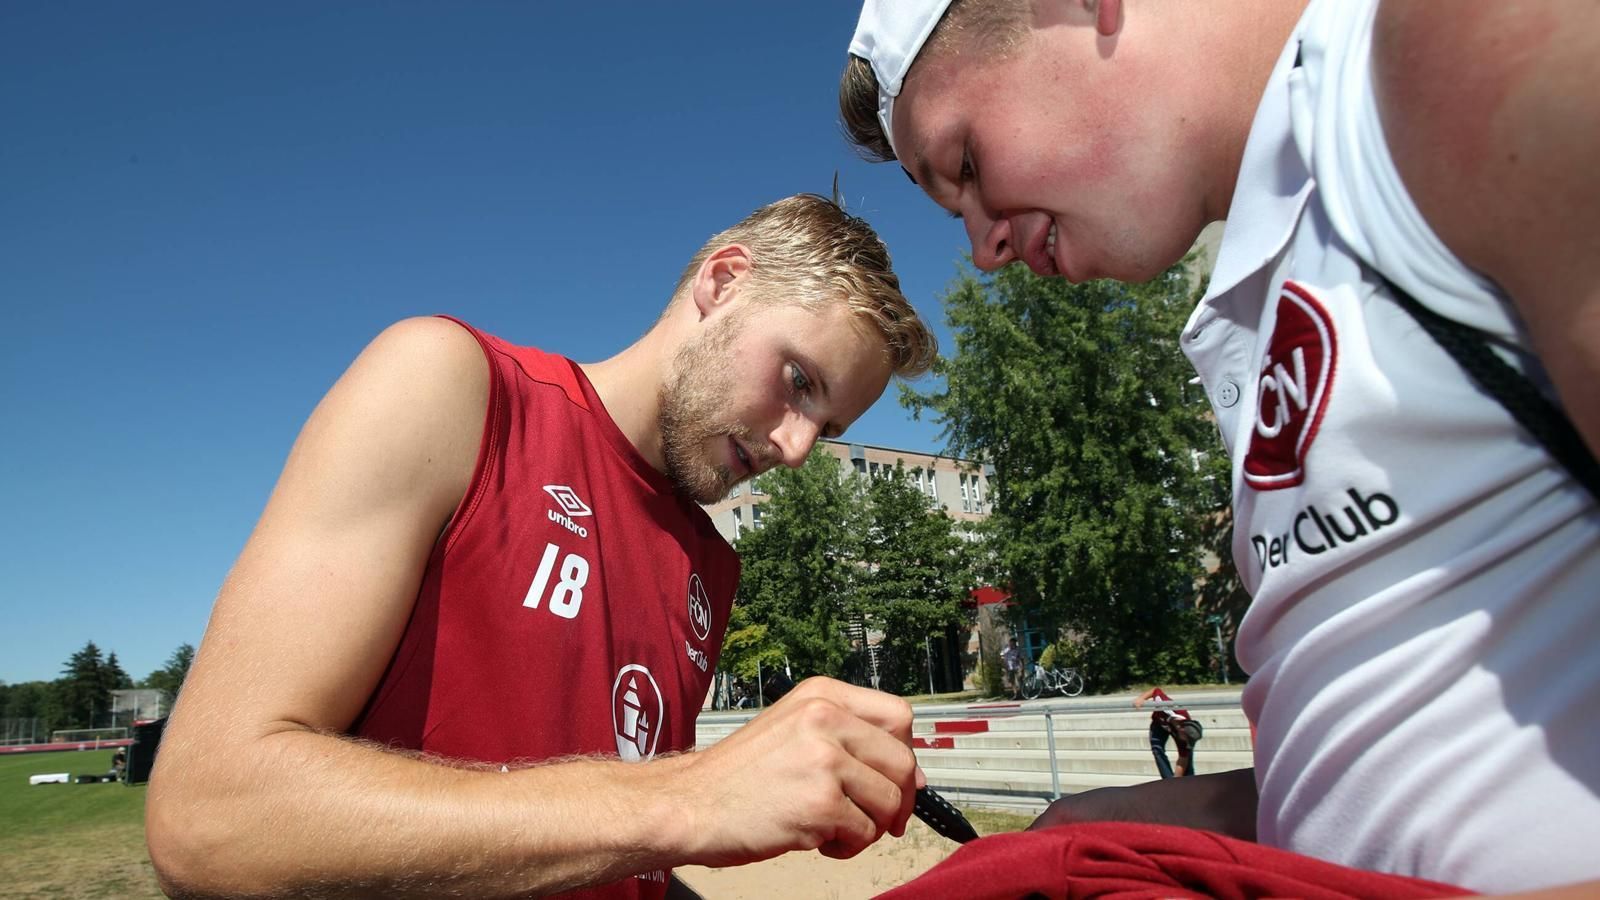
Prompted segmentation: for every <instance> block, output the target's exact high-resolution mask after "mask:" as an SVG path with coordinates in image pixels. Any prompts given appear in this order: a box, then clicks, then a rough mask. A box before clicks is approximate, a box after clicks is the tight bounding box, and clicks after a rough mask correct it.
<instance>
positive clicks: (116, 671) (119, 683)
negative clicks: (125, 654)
mask: <svg viewBox="0 0 1600 900" xmlns="http://www.w3.org/2000/svg"><path fill="white" fill-rule="evenodd" d="M102 674H103V676H104V680H105V684H106V690H108V691H125V690H127V689H129V688H131V687H133V679H132V678H129V677H128V673H127V672H124V671H123V670H122V664H121V663H119V662H117V653H116V651H115V650H113V651H111V652H110V653H109V654H107V655H106V665H105V669H104V670H103V672H102Z"/></svg>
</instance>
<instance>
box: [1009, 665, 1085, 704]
mask: <svg viewBox="0 0 1600 900" xmlns="http://www.w3.org/2000/svg"><path fill="white" fill-rule="evenodd" d="M1045 691H1056V692H1058V693H1060V694H1061V696H1063V697H1076V696H1078V695H1079V694H1081V693H1083V673H1081V672H1079V671H1078V670H1077V669H1071V668H1068V669H1046V668H1045V667H1044V666H1041V665H1039V664H1038V663H1034V664H1033V665H1032V667H1030V668H1029V669H1028V674H1026V675H1024V676H1022V696H1023V697H1024V698H1025V699H1028V700H1037V699H1039V695H1041V694H1043V693H1044V692H1045Z"/></svg>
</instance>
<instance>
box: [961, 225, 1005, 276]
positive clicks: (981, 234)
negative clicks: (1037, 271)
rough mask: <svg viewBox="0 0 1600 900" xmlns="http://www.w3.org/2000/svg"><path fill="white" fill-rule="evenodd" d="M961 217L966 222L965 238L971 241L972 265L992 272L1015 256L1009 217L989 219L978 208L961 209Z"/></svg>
mask: <svg viewBox="0 0 1600 900" xmlns="http://www.w3.org/2000/svg"><path fill="white" fill-rule="evenodd" d="M962 218H963V221H965V222H966V223H967V239H968V240H970V241H972V264H973V265H975V266H977V267H978V268H979V269H982V270H983V271H985V272H993V271H994V270H995V269H998V268H1000V267H1001V266H1003V265H1005V264H1006V263H1008V262H1011V261H1012V260H1014V259H1016V258H1017V251H1016V245H1015V243H1014V242H1013V236H1012V234H1011V220H1010V219H1006V218H999V219H991V218H990V217H989V216H988V214H986V213H984V212H981V211H979V210H972V211H971V212H970V213H969V212H967V211H963V216H962Z"/></svg>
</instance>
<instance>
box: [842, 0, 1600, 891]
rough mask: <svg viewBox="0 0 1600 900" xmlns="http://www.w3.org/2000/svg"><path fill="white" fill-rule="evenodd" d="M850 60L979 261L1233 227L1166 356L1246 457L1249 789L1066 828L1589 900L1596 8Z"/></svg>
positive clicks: (1025, 40) (1079, 8) (1066, 261)
mask: <svg viewBox="0 0 1600 900" xmlns="http://www.w3.org/2000/svg"><path fill="white" fill-rule="evenodd" d="M841 49H843V48H841ZM843 61H844V62H845V70H844V72H843V74H842V77H841V78H840V81H839V83H838V97H839V103H840V117H841V119H842V121H843V123H844V126H845V129H846V131H847V133H848V134H849V137H850V139H851V140H852V141H853V142H854V143H855V144H856V146H857V147H858V148H859V149H860V150H861V151H862V152H863V153H864V154H865V155H867V156H869V157H871V158H874V159H882V160H893V161H895V162H896V163H898V164H899V165H900V166H902V167H903V168H904V169H905V170H906V172H907V173H908V174H909V175H910V176H911V179H912V180H913V181H914V182H915V183H916V185H917V187H918V188H920V189H921V190H922V191H923V192H924V193H925V194H927V195H928V197H929V198H930V199H931V200H932V201H933V204H934V205H936V206H938V207H940V208H941V209H942V210H943V211H945V212H948V213H950V214H952V215H955V216H958V217H959V218H960V220H961V222H962V224H963V226H964V227H965V229H966V231H967V235H968V237H969V238H970V241H971V244H972V261H973V264H974V265H976V266H977V267H978V268H979V269H982V270H985V271H992V270H996V269H999V268H1000V267H1002V266H1006V265H1008V264H1012V263H1020V264H1023V265H1026V266H1027V267H1028V268H1029V269H1030V270H1032V271H1033V272H1034V273H1035V274H1037V275H1039V276H1044V277H1061V278H1065V279H1067V280H1069V281H1073V282H1083V281H1086V280H1089V279H1094V278H1117V279H1122V280H1127V281H1135V282H1139V281H1146V280H1149V279H1152V278H1156V277H1159V276H1161V274H1162V273H1163V272H1164V271H1166V270H1167V269H1168V268H1169V267H1171V266H1172V265H1174V264H1175V263H1177V262H1179V261H1180V260H1181V259H1182V258H1183V257H1184V255H1185V254H1186V253H1188V252H1189V250H1190V248H1191V247H1192V246H1193V245H1194V243H1195V240H1196V238H1197V237H1198V236H1199V235H1200V232H1201V229H1202V228H1204V227H1205V226H1206V225H1207V224H1208V223H1211V222H1214V221H1218V220H1223V219H1226V221H1227V228H1226V230H1225V232H1224V233H1223V236H1222V242H1221V245H1220V247H1219V248H1218V249H1217V253H1216V265H1215V267H1214V269H1213V271H1212V272H1211V275H1210V280H1209V283H1208V287H1207V292H1206V295H1205V297H1204V298H1203V299H1201V300H1200V301H1198V302H1197V303H1196V304H1195V308H1194V311H1193V314H1192V315H1191V317H1190V319H1189V322H1188V324H1187V325H1186V326H1185V327H1184V328H1183V329H1182V331H1181V333H1177V334H1174V335H1172V348H1171V349H1172V352H1175V353H1176V352H1182V353H1184V354H1186V355H1187V356H1188V357H1189V359H1190V361H1191V362H1193V363H1194V365H1195V368H1196V370H1197V373H1198V377H1197V378H1196V379H1195V381H1194V387H1195V391H1196V392H1197V394H1198V395H1199V396H1202V397H1204V398H1206V400H1207V401H1208V405H1209V409H1208V414H1209V415H1210V416H1212V418H1213V419H1214V421H1215V423H1216V425H1217V426H1218V429H1219V431H1220V434H1221V438H1222V443H1223V444H1224V446H1225V447H1226V449H1227V452H1228V454H1229V456H1230V459H1231V464H1232V467H1231V482H1230V486H1231V489H1232V499H1233V513H1232V519H1231V523H1232V528H1233V534H1234V535H1235V539H1234V541H1233V547H1234V550H1235V559H1234V562H1235V563H1236V567H1237V569H1238V572H1239V574H1240V577H1241V578H1242V579H1243V581H1244V585H1245V587H1246V589H1247V590H1248V591H1249V592H1250V593H1251V595H1252V601H1251V604H1250V608H1249V612H1248V613H1247V614H1246V615H1245V617H1244V619H1243V620H1242V622H1241V623H1240V626H1239V630H1238V639H1237V642H1236V648H1237V653H1238V656H1239V662H1240V664H1241V665H1242V666H1243V668H1244V669H1245V671H1247V672H1249V673H1251V676H1252V677H1251V678H1250V681H1249V684H1248V685H1247V686H1246V687H1245V689H1244V694H1243V697H1242V703H1243V707H1244V710H1245V713H1246V715H1247V716H1248V718H1249V719H1250V721H1252V722H1253V723H1254V724H1255V726H1256V731H1257V735H1258V740H1257V741H1256V744H1255V750H1254V757H1255V765H1254V769H1253V770H1250V769H1246V770H1240V771H1236V772H1219V773H1208V774H1206V775H1203V776H1200V777H1197V778H1180V779H1164V780H1160V781H1152V782H1150V783H1148V784H1143V785H1138V786H1136V787H1130V788H1117V789H1107V790H1106V791H1093V792H1084V793H1081V794H1075V795H1071V796H1068V797H1065V798H1063V799H1062V800H1060V801H1057V805H1056V807H1053V808H1052V813H1051V814H1047V815H1051V817H1052V819H1053V820H1062V819H1065V820H1070V819H1072V818H1083V817H1085V816H1089V815H1091V814H1092V815H1098V816H1101V817H1105V818H1128V817H1143V816H1149V815H1151V814H1152V811H1156V810H1159V811H1162V813H1163V814H1166V813H1168V812H1169V811H1171V812H1177V811H1181V812H1182V814H1183V816H1184V818H1183V820H1182V821H1183V824H1188V825H1191V826H1195V827H1201V828H1207V829H1211V830H1221V829H1226V830H1229V832H1230V833H1233V834H1236V835H1238V836H1241V837H1249V838H1254V839H1259V840H1260V841H1262V842H1264V843H1267V844H1269V845H1271V846H1275V847H1281V848H1286V849H1289V850H1293V851H1296V852H1300V853H1304V854H1309V855H1312V856H1315V857H1318V858H1321V859H1325V860H1332V861H1335V862H1339V863H1344V864H1347V865H1354V866H1358V867H1362V868H1368V869H1374V870H1378V871H1384V872H1393V873H1400V874H1408V875H1416V876H1420V877H1423V878H1430V879H1436V880H1440V881H1446V882H1454V883H1457V884H1461V885H1464V886H1466V887H1469V888H1474V889H1477V890H1488V891H1494V890H1502V891H1510V890H1527V889H1532V888H1541V887H1556V886H1561V885H1568V884H1572V883H1577V882H1593V884H1592V885H1591V886H1590V888H1589V889H1590V890H1591V891H1593V890H1600V853H1597V852H1595V840H1594V835H1597V834H1600V752H1596V748H1597V747H1600V716H1595V715H1594V714H1593V711H1594V710H1595V709H1596V708H1597V706H1600V653H1596V652H1594V648H1593V641H1592V640H1591V639H1587V638H1589V637H1591V636H1593V635H1596V634H1600V603H1597V602H1595V598H1596V593H1597V591H1596V585H1600V503H1597V500H1596V495H1597V493H1600V466H1597V464H1596V462H1595V454H1596V452H1597V451H1600V391H1596V390H1595V385H1596V383H1597V382H1600V166H1596V165H1595V160H1596V159H1597V158H1600V90H1596V87H1595V86H1596V84H1597V83H1600V6H1596V5H1595V4H1593V3H1572V2H1570V0H1527V2H1521V3H1447V2H1426V0H1415V2H1401V0H1383V2H1378V0H1310V2H1303V0H1301V2H1296V0H1225V2H1218V3H1184V2H1155V0H1150V2H1144V0H957V2H950V0H868V2H865V3H864V4H863V5H862V6H861V14H860V17H859V19H858V21H857V27H856V31H855V33H854V35H853V36H852V38H851V41H850V44H849V48H848V57H847V58H846V59H845V60H843ZM930 209H931V207H930ZM1116 389H1117V390H1128V391H1137V390H1138V388H1137V386H1136V385H1121V386H1118V387H1117V388H1116ZM1088 399H1091V400H1092V398H1088ZM1144 449H1145V451H1148V452H1159V448H1153V447H1152V448H1144ZM1557 672H1558V673H1560V677H1559V678H1550V677H1547V674H1548V673H1557ZM1419 693H1425V694H1426V695H1427V697H1428V702H1426V703H1418V702H1415V700H1414V698H1415V697H1417V696H1418V694H1419ZM1174 791H1176V792H1179V793H1181V794H1182V796H1183V797H1184V799H1183V800H1177V799H1172V798H1174V797H1175V795H1174V794H1173V793H1172V792H1174ZM1091 798H1092V799H1091ZM1091 805H1092V806H1093V809H1092V810H1091V809H1090V807H1091ZM1553 811H1559V814H1554V813H1553Z"/></svg>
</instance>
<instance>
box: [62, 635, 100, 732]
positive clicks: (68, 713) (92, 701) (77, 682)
mask: <svg viewBox="0 0 1600 900" xmlns="http://www.w3.org/2000/svg"><path fill="white" fill-rule="evenodd" d="M108 684H109V681H108V678H107V672H106V661H105V659H104V658H103V657H102V656H101V655H100V648H99V647H97V646H95V643H94V641H89V642H88V643H86V644H84V645H83V649H81V650H79V651H78V652H76V653H74V654H72V658H71V659H68V660H67V663H66V665H65V666H63V667H62V669H61V677H60V678H59V679H57V680H56V687H57V691H58V692H59V696H60V698H61V707H62V712H63V713H64V714H65V717H66V724H64V725H62V726H61V727H63V728H95V727H98V726H97V724H96V723H97V721H98V720H100V719H104V718H106V715H107V713H108V712H110V710H111V689H110V687H108Z"/></svg>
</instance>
